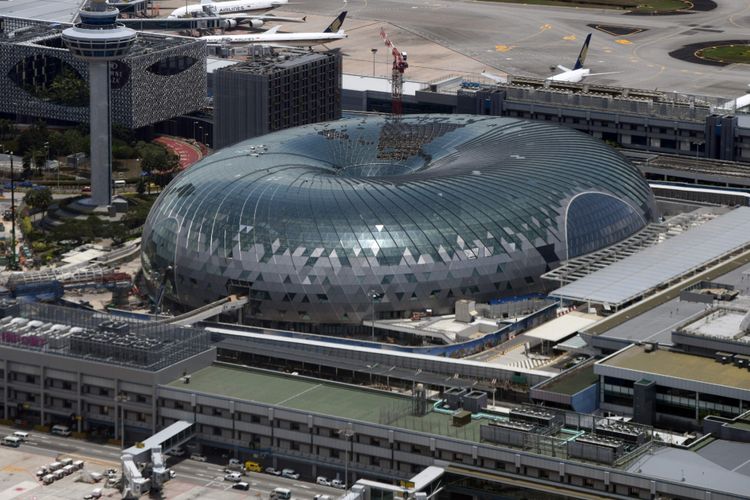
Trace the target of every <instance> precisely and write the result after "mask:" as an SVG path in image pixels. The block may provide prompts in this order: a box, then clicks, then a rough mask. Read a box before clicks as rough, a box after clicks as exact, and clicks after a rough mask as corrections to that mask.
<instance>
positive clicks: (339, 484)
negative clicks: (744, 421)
mask: <svg viewBox="0 0 750 500" xmlns="http://www.w3.org/2000/svg"><path fill="white" fill-rule="evenodd" d="M331 486H333V487H334V488H338V489H340V490H343V489H344V488H346V485H344V481H342V480H340V479H334V480H333V481H331Z"/></svg>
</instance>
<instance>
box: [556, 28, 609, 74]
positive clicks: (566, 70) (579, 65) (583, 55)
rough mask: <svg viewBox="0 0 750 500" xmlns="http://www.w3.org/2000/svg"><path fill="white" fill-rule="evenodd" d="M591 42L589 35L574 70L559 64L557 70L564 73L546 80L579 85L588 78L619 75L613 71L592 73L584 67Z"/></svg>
mask: <svg viewBox="0 0 750 500" xmlns="http://www.w3.org/2000/svg"><path fill="white" fill-rule="evenodd" d="M590 41H591V33H589V34H588V36H587V37H586V41H585V42H583V47H581V52H580V53H579V54H578V59H576V63H575V66H573V69H570V68H566V67H565V66H562V65H560V64H558V65H557V68H558V69H560V70H562V73H559V74H557V75H553V76H550V77H548V78H545V80H549V81H552V82H570V83H578V82H580V81H581V80H583V79H584V78H586V77H588V76H597V75H614V74H615V73H618V71H612V72H608V73H591V70H590V69H587V68H584V67H583V62H584V61H585V60H586V54H588V51H589V42H590Z"/></svg>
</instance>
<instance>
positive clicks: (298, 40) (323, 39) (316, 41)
mask: <svg viewBox="0 0 750 500" xmlns="http://www.w3.org/2000/svg"><path fill="white" fill-rule="evenodd" d="M346 36H347V35H346V34H345V33H278V34H277V33H274V34H271V35H268V34H265V35H264V34H259V35H210V36H203V37H201V40H205V41H206V43H210V44H221V43H247V44H256V43H267V44H270V45H273V44H277V45H288V46H290V47H311V46H313V45H321V44H326V43H330V42H335V41H337V40H343V39H344V38H346Z"/></svg>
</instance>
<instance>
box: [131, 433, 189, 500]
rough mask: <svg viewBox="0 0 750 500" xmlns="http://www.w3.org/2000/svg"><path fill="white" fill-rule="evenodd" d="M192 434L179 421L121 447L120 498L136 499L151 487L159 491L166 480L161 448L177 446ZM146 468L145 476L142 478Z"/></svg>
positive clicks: (167, 476) (167, 472)
mask: <svg viewBox="0 0 750 500" xmlns="http://www.w3.org/2000/svg"><path fill="white" fill-rule="evenodd" d="M194 436H195V430H194V428H193V424H192V423H191V422H186V421H184V420H179V421H177V422H175V423H173V424H172V425H170V426H169V427H166V428H165V429H162V430H161V431H159V432H157V433H156V434H154V435H153V436H151V437H149V438H148V439H146V440H145V441H142V442H139V443H136V444H135V445H134V446H131V447H130V448H128V449H127V450H124V451H123V454H122V457H120V462H121V465H122V497H123V498H131V499H132V498H138V497H140V496H141V495H143V494H144V493H147V492H149V491H151V490H157V491H158V490H161V488H162V487H163V486H164V483H166V482H167V481H169V479H170V476H169V469H167V467H166V462H165V460H164V455H163V453H162V451H164V452H166V451H169V450H171V449H174V448H177V447H179V446H180V445H183V444H185V443H186V442H188V441H189V440H191V439H192V438H193V437H194ZM146 471H148V473H147V474H146V475H147V476H149V477H144V472H146Z"/></svg>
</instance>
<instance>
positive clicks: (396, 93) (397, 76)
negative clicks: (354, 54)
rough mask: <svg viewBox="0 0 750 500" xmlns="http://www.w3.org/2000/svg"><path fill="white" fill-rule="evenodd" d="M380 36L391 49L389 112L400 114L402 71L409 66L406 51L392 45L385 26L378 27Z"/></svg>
mask: <svg viewBox="0 0 750 500" xmlns="http://www.w3.org/2000/svg"><path fill="white" fill-rule="evenodd" d="M380 37H381V38H382V39H383V41H384V42H385V46H386V47H388V48H389V49H391V54H393V68H392V70H391V114H393V116H401V115H402V114H403V112H404V105H403V101H402V95H403V90H404V71H405V70H406V68H408V67H409V63H407V62H406V52H401V51H400V50H398V48H397V47H396V46H395V45H393V42H391V41H390V39H389V38H388V35H387V34H386V32H385V28H380Z"/></svg>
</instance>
